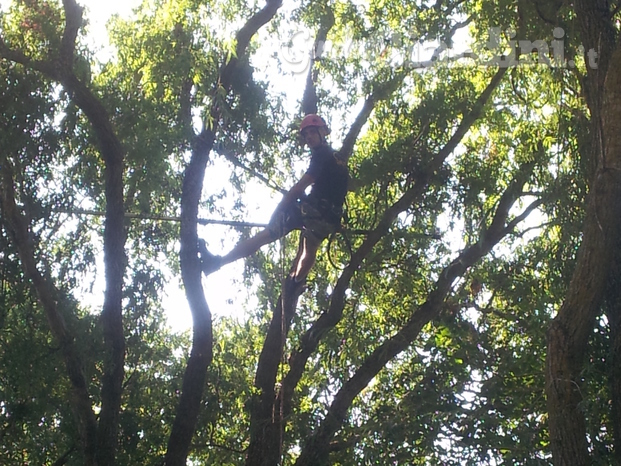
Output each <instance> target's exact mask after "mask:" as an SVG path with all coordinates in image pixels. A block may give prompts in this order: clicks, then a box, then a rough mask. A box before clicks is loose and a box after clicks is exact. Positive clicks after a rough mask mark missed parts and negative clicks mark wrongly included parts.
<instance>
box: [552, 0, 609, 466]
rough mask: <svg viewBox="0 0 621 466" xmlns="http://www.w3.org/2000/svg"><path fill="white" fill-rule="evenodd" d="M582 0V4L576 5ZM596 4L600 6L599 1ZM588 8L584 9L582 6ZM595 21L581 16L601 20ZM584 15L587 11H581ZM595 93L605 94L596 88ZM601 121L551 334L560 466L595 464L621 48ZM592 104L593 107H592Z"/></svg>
mask: <svg viewBox="0 0 621 466" xmlns="http://www.w3.org/2000/svg"><path fill="white" fill-rule="evenodd" d="M579 3H580V4H581V3H582V2H578V3H577V4H579ZM594 3H597V2H594ZM582 7H583V8H584V7H585V5H584V4H582ZM597 13H598V16H596V17H590V16H589V17H586V18H581V20H582V22H586V23H589V22H597V21H598V19H599V12H597ZM581 14H582V15H584V14H585V13H584V12H582V13H581ZM595 91H596V92H600V90H598V89H595ZM601 102H602V109H601V112H598V111H597V110H595V112H593V108H591V111H592V114H593V117H594V116H595V115H596V114H598V115H600V116H601V124H600V121H595V122H594V126H596V130H597V128H601V133H599V134H601V135H602V143H600V144H596V145H594V149H593V150H594V155H595V159H596V160H597V161H598V165H597V171H596V172H595V176H594V177H593V182H592V187H591V192H590V193H589V196H588V201H587V207H586V219H585V222H584V227H583V236H582V243H581V245H580V248H579V250H578V257H577V262H576V268H575V270H574V274H573V276H572V279H571V282H570V284H569V289H568V291H567V295H566V297H565V300H564V302H563V304H562V305H561V307H560V309H559V311H558V314H557V316H556V317H555V318H554V320H553V321H552V323H551V325H550V328H549V330H548V352H547V358H546V394H547V404H548V415H549V421H548V422H549V427H550V443H551V448H552V455H553V458H554V462H555V464H576V465H587V464H591V459H590V456H589V448H588V444H587V439H586V426H585V419H584V415H583V413H582V409H581V407H580V403H581V401H582V394H581V392H580V390H581V382H582V378H583V376H582V367H583V364H584V356H585V354H586V353H587V348H588V341H589V338H590V336H591V334H592V331H593V326H594V325H595V319H596V317H597V315H598V313H599V312H600V310H601V305H602V298H603V297H604V295H605V291H606V286H607V283H608V281H609V280H610V274H611V270H612V259H613V258H614V257H618V256H619V251H618V247H619V242H618V238H619V237H620V236H621V203H620V202H619V199H620V198H621V138H620V137H619V135H620V134H621V48H620V47H617V49H616V50H615V51H614V54H613V55H612V57H611V59H610V64H609V67H608V71H607V73H606V79H605V83H604V89H603V93H602V99H601ZM592 104H593V102H591V103H590V105H592Z"/></svg>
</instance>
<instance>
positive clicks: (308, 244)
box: [293, 233, 322, 283]
mask: <svg viewBox="0 0 621 466" xmlns="http://www.w3.org/2000/svg"><path fill="white" fill-rule="evenodd" d="M321 241H322V240H321V239H318V238H316V237H315V236H314V235H313V234H312V233H309V234H304V233H303V234H302V235H301V236H300V247H299V249H298V255H297V256H296V258H295V264H294V269H295V272H294V274H293V278H294V279H295V281H296V282H298V283H299V282H301V281H303V280H304V279H305V278H306V276H307V275H308V272H310V270H311V269H312V268H313V265H315V257H316V255H317V249H319V245H320V244H321Z"/></svg>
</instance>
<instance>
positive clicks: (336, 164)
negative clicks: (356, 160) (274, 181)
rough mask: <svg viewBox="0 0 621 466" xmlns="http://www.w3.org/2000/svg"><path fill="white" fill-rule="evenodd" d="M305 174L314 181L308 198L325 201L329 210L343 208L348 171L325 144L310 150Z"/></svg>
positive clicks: (345, 164) (335, 153) (336, 154)
mask: <svg viewBox="0 0 621 466" xmlns="http://www.w3.org/2000/svg"><path fill="white" fill-rule="evenodd" d="M306 173H307V174H308V175H310V176H312V177H313V179H314V183H313V187H312V188H311V192H310V195H309V198H311V199H315V200H318V201H327V203H328V205H329V207H330V208H335V209H340V208H341V207H342V206H343V202H345V195H346V194H347V182H348V180H349V171H348V170H347V162H346V161H344V160H341V159H339V157H338V153H337V152H335V151H334V149H332V148H331V147H330V146H328V145H327V144H324V145H322V146H319V147H317V148H316V149H312V150H311V161H310V165H309V167H308V170H307V171H306Z"/></svg>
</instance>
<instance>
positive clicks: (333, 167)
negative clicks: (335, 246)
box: [199, 114, 349, 282]
mask: <svg viewBox="0 0 621 466" xmlns="http://www.w3.org/2000/svg"><path fill="white" fill-rule="evenodd" d="M300 134H301V137H302V140H303V141H304V143H305V144H307V145H308V147H309V148H310V150H311V161H310V164H309V167H308V170H307V171H306V173H305V174H304V175H303V176H302V178H301V179H300V180H299V181H298V182H297V183H296V184H295V185H293V187H292V188H291V189H290V190H289V191H288V192H287V193H286V194H285V195H284V197H283V199H282V201H280V204H278V207H277V208H276V210H275V212H274V214H273V215H272V218H271V219H270V222H269V225H268V226H267V228H265V229H264V230H262V231H260V232H259V233H257V234H256V235H255V236H253V237H252V238H249V239H247V240H244V241H241V242H239V243H238V244H237V245H236V246H235V247H234V248H233V250H232V251H231V252H229V253H228V254H226V255H224V256H215V255H213V254H211V253H209V252H208V251H207V249H206V247H205V242H204V241H203V240H200V242H199V249H200V255H201V264H202V268H203V272H204V273H205V274H206V275H208V274H210V273H212V272H215V271H216V270H218V269H219V268H220V267H222V266H223V265H224V264H228V263H229V262H233V261H236V260H237V259H241V258H242V257H248V256H250V255H251V254H254V253H255V252H256V251H258V250H259V248H261V247H262V246H264V245H265V244H268V243H271V242H273V241H276V240H277V239H279V238H282V237H283V236H285V235H287V234H288V233H289V232H291V231H292V230H301V231H302V234H301V237H300V246H299V248H298V253H297V256H296V258H295V262H294V266H293V268H292V273H291V277H292V278H293V279H294V280H295V281H296V282H301V281H303V280H304V279H305V278H306V276H307V275H308V272H309V271H310V269H311V268H312V267H313V264H314V263H315V255H316V254H317V249H318V248H319V246H320V244H321V242H322V241H323V240H324V239H326V238H327V237H328V236H330V235H331V234H332V233H334V232H335V231H336V230H337V229H338V227H339V226H340V223H341V216H342V213H343V203H344V201H345V195H346V193H347V181H348V178H349V173H348V170H347V162H346V161H344V160H341V159H340V158H339V154H338V152H336V151H334V149H332V147H330V145H328V143H327V142H326V136H327V135H328V134H330V128H328V125H327V124H326V122H325V121H324V120H323V118H321V117H320V116H319V115H315V114H309V115H306V116H305V117H304V119H303V120H302V123H301V125H300ZM311 185H312V188H311V192H310V194H309V195H308V196H307V195H306V194H305V191H306V188H308V187H309V186H311Z"/></svg>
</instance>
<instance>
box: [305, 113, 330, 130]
mask: <svg viewBox="0 0 621 466" xmlns="http://www.w3.org/2000/svg"><path fill="white" fill-rule="evenodd" d="M313 127H315V128H325V129H326V134H330V128H328V125H327V124H326V122H325V121H324V119H323V118H321V117H320V116H319V115H316V114H314V113H309V114H308V115H306V116H305V117H304V119H303V120H302V123H301V124H300V133H301V132H302V131H304V130H305V129H306V128H313Z"/></svg>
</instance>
